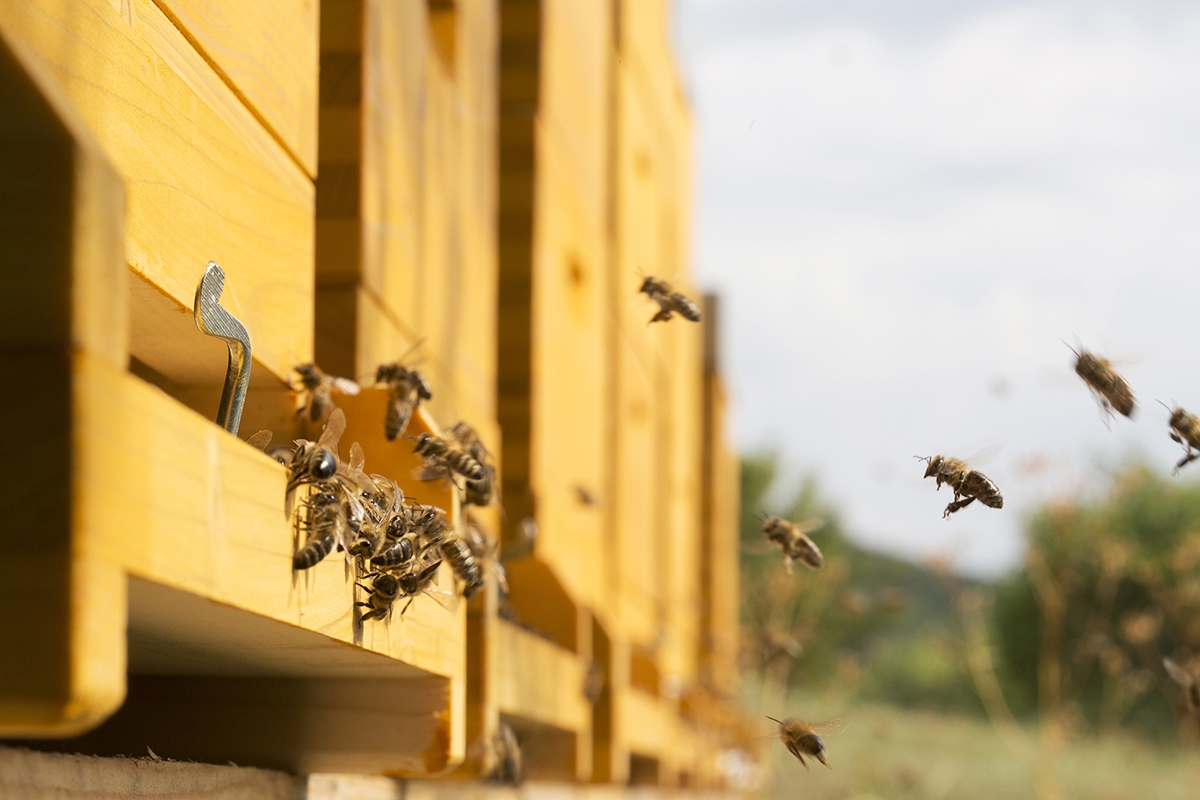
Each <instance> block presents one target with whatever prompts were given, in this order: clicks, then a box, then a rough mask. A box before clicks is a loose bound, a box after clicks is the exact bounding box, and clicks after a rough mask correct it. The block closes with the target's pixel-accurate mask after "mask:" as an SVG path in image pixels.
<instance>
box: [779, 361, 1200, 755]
mask: <svg viewBox="0 0 1200 800" xmlns="http://www.w3.org/2000/svg"><path fill="white" fill-rule="evenodd" d="M1071 350H1072V352H1073V353H1074V354H1075V374H1077V375H1078V376H1079V377H1080V378H1081V379H1082V380H1083V382H1084V384H1086V386H1087V387H1088V389H1089V390H1091V392H1092V394H1093V395H1094V396H1095V398H1096V400H1097V402H1098V403H1099V405H1100V408H1101V411H1102V413H1104V414H1105V415H1107V416H1108V417H1109V418H1112V417H1114V412H1116V413H1117V414H1121V415H1122V416H1124V417H1132V416H1133V412H1134V409H1135V408H1136V406H1137V402H1136V400H1135V399H1134V395H1133V390H1132V389H1131V388H1130V386H1129V383H1128V381H1126V380H1125V379H1124V378H1123V377H1122V376H1121V375H1120V374H1119V373H1118V372H1117V371H1116V370H1115V369H1114V368H1113V365H1112V363H1111V362H1110V361H1108V360H1107V359H1104V358H1101V357H1100V356H1097V355H1095V354H1093V353H1090V352H1088V351H1087V350H1085V349H1083V348H1082V347H1081V348H1080V349H1079V350H1075V349H1074V348H1071ZM1163 405H1164V407H1166V408H1167V410H1168V411H1169V412H1170V413H1171V416H1170V419H1169V420H1168V423H1167V424H1168V435H1169V436H1170V437H1171V439H1172V440H1173V441H1175V442H1178V443H1179V444H1180V445H1182V446H1183V449H1184V455H1183V458H1181V459H1180V460H1179V462H1178V463H1177V464H1175V467H1174V469H1173V470H1172V471H1171V472H1172V474H1173V475H1177V474H1179V470H1180V469H1182V468H1183V467H1184V466H1186V465H1187V464H1190V463H1191V462H1192V461H1195V460H1196V459H1197V458H1200V418H1197V417H1196V416H1195V415H1193V414H1190V413H1188V412H1187V411H1185V410H1184V409H1183V408H1181V407H1179V406H1176V407H1174V408H1171V407H1169V406H1166V405H1165V404H1163ZM916 458H917V459H918V460H920V461H924V462H926V469H925V475H924V477H926V478H934V479H935V480H936V483H937V488H938V489H941V488H942V485H943V484H945V485H947V486H949V487H950V488H951V490H953V492H954V498H953V499H952V500H951V501H950V503H949V505H947V506H946V508H945V510H944V511H943V512H942V517H943V518H947V517H949V516H950V515H951V514H954V513H956V512H958V511H961V510H962V509H964V508H966V507H967V506H969V505H971V504H972V503H974V502H975V501H976V500H978V501H979V502H980V503H981V504H982V505H985V506H987V507H988V508H1003V507H1004V496H1003V495H1002V494H1001V493H1000V489H999V487H997V486H996V484H995V483H994V482H993V481H992V480H991V479H990V478H988V477H987V476H986V475H984V474H983V473H982V472H980V471H978V470H976V469H972V468H971V467H969V466H968V465H967V464H966V462H965V461H962V460H961V459H957V458H951V457H949V456H942V455H935V456H916ZM820 527H821V522H820V521H816V520H810V521H806V522H802V523H795V522H791V521H789V520H785V519H781V518H780V517H764V518H763V526H762V533H763V536H765V537H766V538H767V540H768V541H770V542H771V543H772V544H774V545H775V546H777V547H779V549H780V551H781V552H782V554H783V562H784V566H785V567H786V569H787V571H788V572H789V573H790V572H791V571H792V564H793V563H794V562H796V561H800V562H802V563H804V564H806V565H808V566H809V567H812V568H814V569H819V568H820V567H821V566H822V564H823V563H824V559H823V558H822V556H821V551H820V549H819V548H818V547H817V545H816V543H815V542H813V541H812V539H810V538H809V536H808V533H810V532H812V531H813V530H817V529H819V528H820ZM1163 666H1164V668H1165V669H1166V671H1167V674H1168V675H1169V676H1170V677H1171V679H1172V680H1174V681H1175V682H1176V683H1178V684H1179V685H1180V686H1181V687H1182V688H1183V695H1184V705H1185V706H1186V708H1187V710H1188V711H1189V712H1191V713H1193V714H1197V715H1200V678H1198V677H1197V676H1195V675H1193V674H1192V673H1191V672H1189V671H1188V670H1187V669H1185V668H1184V667H1182V666H1180V665H1179V664H1177V663H1175V662H1174V661H1172V660H1171V659H1169V658H1166V659H1163ZM768 719H770V720H771V721H773V722H775V723H777V724H778V725H779V737H780V739H781V740H782V741H783V743H784V745H785V746H786V747H787V749H788V751H789V752H790V753H791V754H792V755H794V756H795V757H796V758H798V759H799V760H800V763H801V764H804V765H805V767H806V768H807V766H808V765H807V763H805V760H804V757H805V756H808V757H810V758H814V759H816V760H817V761H820V762H821V763H822V764H824V765H825V766H826V767H828V766H829V762H828V761H827V759H826V749H825V743H824V742H823V741H822V739H821V737H820V736H819V735H818V733H817V731H819V730H836V729H839V728H841V727H842V726H843V723H842V722H841V721H840V720H833V721H830V722H827V723H816V724H809V723H807V722H805V721H804V720H801V719H798V718H795V717H789V718H787V719H784V720H777V719H775V718H774V717H768Z"/></svg>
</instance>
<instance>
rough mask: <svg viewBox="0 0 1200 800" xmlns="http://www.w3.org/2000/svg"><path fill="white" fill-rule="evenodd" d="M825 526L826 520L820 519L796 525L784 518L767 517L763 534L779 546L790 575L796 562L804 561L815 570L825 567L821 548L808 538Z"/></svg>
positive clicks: (764, 521)
mask: <svg viewBox="0 0 1200 800" xmlns="http://www.w3.org/2000/svg"><path fill="white" fill-rule="evenodd" d="M824 525H825V522H824V520H819V519H813V520H805V521H804V522H801V523H799V524H796V523H795V522H790V521H788V520H786V519H783V518H782V517H766V518H764V519H763V527H762V532H763V536H765V537H767V538H768V539H769V540H770V541H771V542H773V543H775V544H777V545H779V549H780V550H782V551H783V565H784V566H785V567H786V568H787V571H788V573H789V574H790V573H791V571H792V564H793V563H795V562H796V561H803V562H804V563H805V564H807V565H808V566H810V567H812V568H813V569H820V568H821V566H822V565H824V563H825V557H824V556H822V555H821V548H819V547H817V545H816V542H814V541H813V540H812V539H810V538H808V533H810V532H812V531H815V530H818V529H820V528H821V527H823V526H824Z"/></svg>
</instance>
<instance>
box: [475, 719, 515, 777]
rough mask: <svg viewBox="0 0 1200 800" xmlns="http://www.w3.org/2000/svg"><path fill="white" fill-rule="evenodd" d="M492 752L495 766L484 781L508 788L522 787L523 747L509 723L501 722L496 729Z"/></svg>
mask: <svg viewBox="0 0 1200 800" xmlns="http://www.w3.org/2000/svg"><path fill="white" fill-rule="evenodd" d="M492 751H493V752H492V756H491V758H492V761H493V763H494V766H493V767H492V769H491V770H490V771H489V772H488V773H487V774H486V775H484V779H485V780H488V781H492V782H494V783H501V784H504V785H506V786H520V785H521V745H520V743H518V742H517V734H516V732H515V731H513V729H512V726H510V725H509V724H508V723H506V722H501V723H500V726H499V727H498V728H496V734H495V737H494V738H493V740H492Z"/></svg>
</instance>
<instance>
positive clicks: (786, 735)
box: [767, 717, 842, 769]
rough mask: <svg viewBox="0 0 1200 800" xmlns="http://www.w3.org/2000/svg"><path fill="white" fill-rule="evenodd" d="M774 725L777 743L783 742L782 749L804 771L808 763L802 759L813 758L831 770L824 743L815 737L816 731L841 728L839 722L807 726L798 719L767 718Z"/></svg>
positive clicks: (807, 724)
mask: <svg viewBox="0 0 1200 800" xmlns="http://www.w3.org/2000/svg"><path fill="white" fill-rule="evenodd" d="M767 719H769V720H771V721H772V722H774V723H777V724H778V725H779V741H781V742H783V744H784V747H786V748H787V749H788V752H789V753H791V754H792V755H794V756H795V757H796V758H797V759H798V760H799V761H800V763H801V764H803V765H804V768H805V769H808V763H807V762H805V760H804V757H805V756H808V757H809V758H814V759H816V760H817V761H820V762H821V763H822V764H824V765H825V766H826V768H828V769H833V767H830V766H829V762H828V761H827V760H826V759H825V755H826V753H827V752H828V751H827V750H826V749H825V742H824V740H822V739H821V737H820V736H818V735H817V731H830V730H836V729H839V728H841V727H842V722H841V720H830V721H829V722H818V723H815V724H811V725H810V724H809V723H807V722H805V721H804V720H802V719H799V718H798V717H788V718H786V719H783V720H778V719H775V718H774V717H767Z"/></svg>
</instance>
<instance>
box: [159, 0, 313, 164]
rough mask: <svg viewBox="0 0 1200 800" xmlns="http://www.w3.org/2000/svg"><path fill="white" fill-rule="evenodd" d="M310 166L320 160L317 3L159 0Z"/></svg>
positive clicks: (295, 154) (294, 0)
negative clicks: (318, 150)
mask: <svg viewBox="0 0 1200 800" xmlns="http://www.w3.org/2000/svg"><path fill="white" fill-rule="evenodd" d="M156 2H157V3H158V5H159V7H160V8H162V10H163V11H164V12H166V14H167V16H168V17H170V18H171V20H172V21H173V22H174V23H175V24H176V25H177V26H178V27H179V29H180V30H181V31H182V32H183V33H184V35H185V36H186V37H187V38H188V39H189V40H190V41H192V42H193V43H194V44H195V46H196V49H197V50H199V51H200V53H201V54H202V55H203V56H204V58H205V59H206V60H207V61H208V62H209V63H210V64H211V65H212V66H213V69H214V70H215V71H216V72H217V74H218V75H220V76H221V78H222V79H223V80H224V81H225V82H226V83H227V84H229V86H230V88H232V89H233V91H234V92H235V93H236V94H237V95H238V97H240V98H241V99H242V101H243V102H245V103H246V105H247V106H248V107H249V108H250V110H251V111H253V112H254V114H255V116H257V117H258V118H259V119H261V120H262V121H263V123H264V124H265V125H266V126H267V127H268V128H269V129H270V130H271V131H272V132H273V133H274V135H275V136H276V137H277V138H278V139H279V141H280V142H281V143H282V144H283V146H284V147H286V148H287V150H288V151H289V152H290V153H291V154H292V157H293V158H295V159H296V160H297V161H298V162H299V163H300V165H301V166H302V167H303V168H304V169H305V171H306V172H307V173H308V174H309V175H310V176H312V175H315V174H316V168H317V7H318V4H317V3H313V2H304V0H275V2H269V3H263V2H256V3H238V2H234V0H156Z"/></svg>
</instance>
